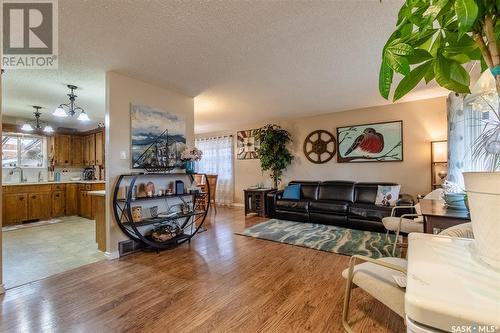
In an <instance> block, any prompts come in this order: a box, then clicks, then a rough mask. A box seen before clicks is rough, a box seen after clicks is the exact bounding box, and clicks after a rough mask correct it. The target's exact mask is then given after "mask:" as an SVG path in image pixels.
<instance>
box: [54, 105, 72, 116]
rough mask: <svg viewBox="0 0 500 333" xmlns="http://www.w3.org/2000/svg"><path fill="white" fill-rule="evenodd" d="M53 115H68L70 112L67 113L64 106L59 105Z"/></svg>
mask: <svg viewBox="0 0 500 333" xmlns="http://www.w3.org/2000/svg"><path fill="white" fill-rule="evenodd" d="M52 115H54V116H56V117H67V116H68V114H67V113H66V111H65V110H64V109H63V108H62V107H58V108H57V109H55V111H54V113H52Z"/></svg>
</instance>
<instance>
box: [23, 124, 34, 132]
mask: <svg viewBox="0 0 500 333" xmlns="http://www.w3.org/2000/svg"><path fill="white" fill-rule="evenodd" d="M21 130H23V131H25V132H31V131H33V126H31V125H30V124H28V123H26V124H24V125H23V126H21Z"/></svg>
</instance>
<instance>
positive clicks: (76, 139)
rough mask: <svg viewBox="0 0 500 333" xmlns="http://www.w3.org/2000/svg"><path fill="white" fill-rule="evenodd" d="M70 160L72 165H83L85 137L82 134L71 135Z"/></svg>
mask: <svg viewBox="0 0 500 333" xmlns="http://www.w3.org/2000/svg"><path fill="white" fill-rule="evenodd" d="M70 160H71V165H72V166H83V138H82V137H81V136H80V135H72V136H71V151H70Z"/></svg>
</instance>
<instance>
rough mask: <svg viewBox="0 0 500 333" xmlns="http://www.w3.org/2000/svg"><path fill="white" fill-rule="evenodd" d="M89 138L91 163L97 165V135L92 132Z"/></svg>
mask: <svg viewBox="0 0 500 333" xmlns="http://www.w3.org/2000/svg"><path fill="white" fill-rule="evenodd" d="M88 140H89V159H90V161H89V165H96V163H95V135H94V134H90V135H89V136H88Z"/></svg>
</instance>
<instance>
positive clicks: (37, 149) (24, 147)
mask: <svg viewBox="0 0 500 333" xmlns="http://www.w3.org/2000/svg"><path fill="white" fill-rule="evenodd" d="M46 147H47V144H46V139H45V137H43V136H38V135H27V134H6V135H2V167H3V168H14V167H16V166H19V167H22V168H44V167H46V162H45V161H46V158H44V157H45V153H46Z"/></svg>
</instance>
